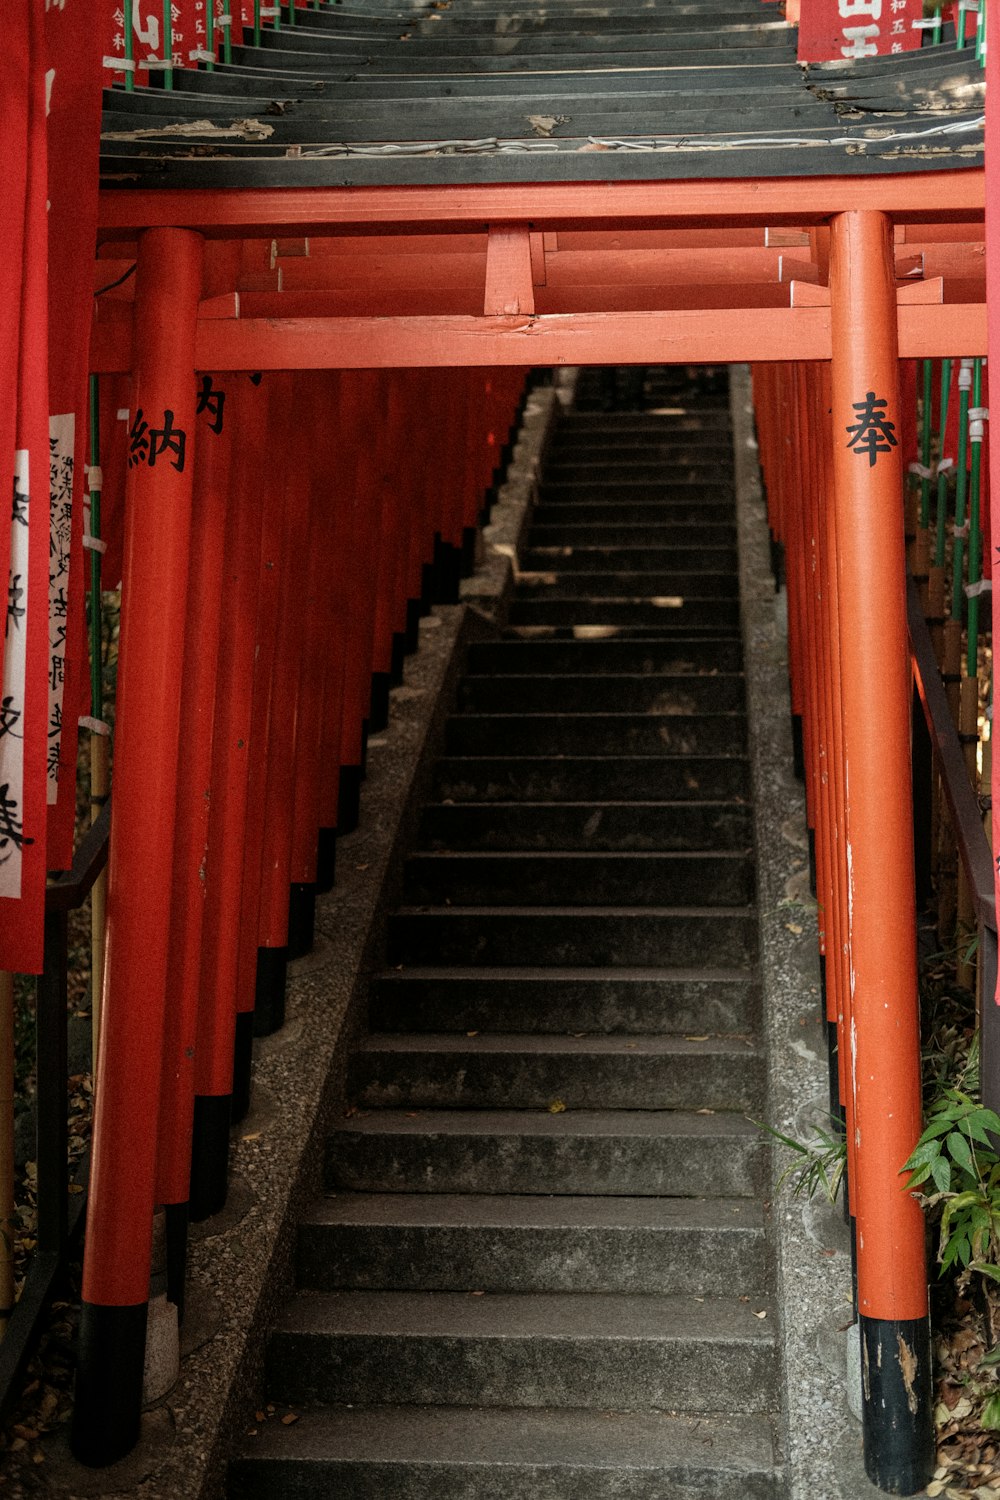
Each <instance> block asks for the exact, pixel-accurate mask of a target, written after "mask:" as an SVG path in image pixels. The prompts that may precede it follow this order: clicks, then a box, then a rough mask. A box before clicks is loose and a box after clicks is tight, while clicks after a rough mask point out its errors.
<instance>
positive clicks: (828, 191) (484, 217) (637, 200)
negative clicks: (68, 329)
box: [99, 168, 986, 239]
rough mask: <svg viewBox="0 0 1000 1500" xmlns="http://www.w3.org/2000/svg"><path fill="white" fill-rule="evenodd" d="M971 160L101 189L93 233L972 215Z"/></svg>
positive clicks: (975, 201)
mask: <svg viewBox="0 0 1000 1500" xmlns="http://www.w3.org/2000/svg"><path fill="white" fill-rule="evenodd" d="M985 204H986V190H985V178H984V173H983V171H982V169H981V168H967V169H964V170H947V171H935V172H920V173H908V174H900V175H898V176H896V175H891V174H885V175H883V174H881V173H871V174H869V175H867V176H863V177H799V178H794V177H791V178H783V177H778V178H766V179H755V178H720V179H718V180H716V181H712V180H704V179H695V180H687V181H680V182H649V183H645V182H624V183H610V182H572V183H531V184H528V185H524V186H522V185H520V184H509V183H505V184H500V185H498V186H478V185H470V184H465V185H461V186H455V187H385V188H369V187H364V188H290V187H284V188H265V189H248V188H247V189H245V188H223V189H220V190H213V191H208V190H207V189H193V190H190V191H185V190H182V189H173V188H154V189H148V188H140V189H136V190H130V191H128V192H119V191H114V190H106V191H104V192H103V193H102V194H101V199H100V219H99V223H100V233H101V234H102V235H103V236H105V237H112V238H118V239H120V238H121V237H122V235H123V233H125V232H129V233H138V232H139V231H140V230H142V229H145V228H149V227H155V226H157V225H161V226H168V227H169V226H172V225H177V224H181V225H189V226H191V227H192V228H197V229H199V230H201V231H202V232H203V233H205V234H207V235H212V236H223V237H225V236H228V235H231V234H234V233H238V234H251V233H252V234H262V235H263V234H271V235H276V236H282V237H290V236H291V235H293V234H296V235H313V234H330V233H335V232H336V231H337V230H339V229H343V230H350V231H353V232H355V233H357V232H358V230H360V229H363V228H366V229H368V230H369V231H371V230H382V231H385V232H386V233H392V232H395V231H397V230H403V231H404V232H408V233H413V232H415V231H417V230H419V229H423V230H424V231H429V230H434V231H437V230H444V231H447V232H450V233H454V232H455V231H456V230H458V229H461V228H466V229H469V230H474V231H476V230H478V231H479V232H482V231H483V230H484V229H486V228H488V226H489V225H490V224H491V223H493V224H499V223H508V224H512V223H522V224H525V225H527V226H529V227H530V228H533V229H541V230H549V229H555V230H558V229H561V228H564V229H587V228H591V229H598V228H603V229H617V230H622V229H624V228H626V227H635V228H651V229H652V228H657V227H667V226H669V225H677V226H682V225H684V224H688V225H691V226H697V225H705V224H724V225H729V226H731V227H740V226H747V225H758V224H759V225H761V226H769V225H770V226H774V227H778V226H780V225H784V224H793V225H796V226H799V227H801V226H803V225H811V224H823V223H826V222H827V221H828V220H829V218H830V216H831V215H832V214H835V213H840V212H842V211H843V210H846V209H864V208H868V209H879V210H882V211H883V212H886V213H889V214H892V215H893V216H894V218H895V219H896V220H897V221H898V222H900V223H904V224H919V223H923V222H936V221H941V220H953V221H955V222H967V221H975V220H981V219H982V217H983V213H984V210H985Z"/></svg>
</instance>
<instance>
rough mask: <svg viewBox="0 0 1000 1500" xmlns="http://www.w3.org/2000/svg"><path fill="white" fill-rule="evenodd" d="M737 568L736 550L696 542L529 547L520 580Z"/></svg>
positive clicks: (721, 571)
mask: <svg viewBox="0 0 1000 1500" xmlns="http://www.w3.org/2000/svg"><path fill="white" fill-rule="evenodd" d="M738 566H739V557H738V554H737V552H736V548H735V547H727V548H721V549H720V548H717V549H716V550H715V551H712V550H711V549H709V548H707V547H702V546H701V545H700V544H699V543H698V542H697V541H692V542H688V543H685V542H683V541H681V540H678V541H677V542H676V543H674V544H672V545H671V546H669V547H587V546H579V547H531V548H528V549H527V550H526V551H524V552H523V553H522V554H521V569H522V572H521V575H520V576H521V577H522V578H525V577H528V576H530V575H531V574H532V573H545V572H555V573H595V572H598V571H599V570H600V569H601V568H604V569H605V571H610V572H614V573H630V572H631V573H660V574H668V573H670V571H671V569H683V570H685V571H686V572H690V571H697V570H698V569H700V570H701V571H703V572H710V571H713V570H714V571H716V572H719V573H723V574H727V573H728V574H733V573H735V572H736V570H737V568H738Z"/></svg>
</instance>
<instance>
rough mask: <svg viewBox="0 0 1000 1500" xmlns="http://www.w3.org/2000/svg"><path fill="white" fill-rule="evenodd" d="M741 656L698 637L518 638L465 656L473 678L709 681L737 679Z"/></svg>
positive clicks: (729, 644)
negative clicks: (531, 676)
mask: <svg viewBox="0 0 1000 1500" xmlns="http://www.w3.org/2000/svg"><path fill="white" fill-rule="evenodd" d="M742 660H743V652H742V648H741V646H740V643H739V642H738V641H735V640H728V641H718V640H716V641H711V642H706V640H705V639H704V637H702V636H698V637H695V638H693V639H688V640H684V639H682V638H680V637H677V636H666V637H661V638H659V639H657V638H656V637H652V636H647V637H646V638H645V639H644V640H641V641H623V640H617V639H615V638H614V637H611V638H608V639H604V640H591V641H586V640H574V639H569V640H562V641H560V640H544V639H542V640H532V639H530V638H527V639H526V638H524V637H522V636H520V635H513V636H507V637H506V638H505V639H501V640H499V641H495V642H489V643H485V642H484V643H481V644H479V645H476V646H474V647H473V648H472V650H471V651H470V653H469V666H470V671H471V672H472V673H473V674H479V675H483V676H485V675H489V676H491V677H493V678H496V677H506V676H515V677H516V676H526V675H528V669H529V668H533V669H534V670H535V671H538V672H541V673H547V674H549V675H556V676H559V675H562V676H578V677H586V676H589V675H590V674H591V673H594V674H596V675H597V676H599V677H604V676H622V675H625V676H650V675H652V676H665V677H678V678H685V677H698V678H701V677H712V676H714V675H715V674H716V673H717V672H718V673H725V674H728V675H740V676H742V673H741V672H740V667H741V665H742Z"/></svg>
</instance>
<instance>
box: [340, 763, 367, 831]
mask: <svg viewBox="0 0 1000 1500" xmlns="http://www.w3.org/2000/svg"><path fill="white" fill-rule="evenodd" d="M361 781H362V771H361V767H360V766H341V768H340V786H339V789H338V791H337V832H338V833H353V832H354V830H355V828H357V826H358V818H359V816H360V813H361Z"/></svg>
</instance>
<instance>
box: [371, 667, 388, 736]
mask: <svg viewBox="0 0 1000 1500" xmlns="http://www.w3.org/2000/svg"><path fill="white" fill-rule="evenodd" d="M391 687H392V677H391V674H390V673H389V672H373V673H372V706H371V710H370V712H369V714H368V728H369V729H370V730H371V732H372V734H381V733H382V730H383V729H386V728H388V725H389V689H390V688H391Z"/></svg>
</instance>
